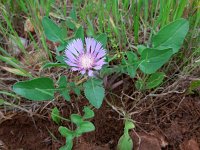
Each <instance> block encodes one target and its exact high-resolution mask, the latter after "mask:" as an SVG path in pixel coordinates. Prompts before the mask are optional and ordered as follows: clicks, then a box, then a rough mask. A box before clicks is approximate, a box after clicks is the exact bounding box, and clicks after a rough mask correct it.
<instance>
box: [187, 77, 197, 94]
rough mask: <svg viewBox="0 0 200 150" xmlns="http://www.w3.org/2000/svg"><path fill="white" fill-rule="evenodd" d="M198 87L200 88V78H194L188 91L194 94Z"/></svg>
mask: <svg viewBox="0 0 200 150" xmlns="http://www.w3.org/2000/svg"><path fill="white" fill-rule="evenodd" d="M198 88H200V80H194V81H192V82H191V83H190V86H189V88H188V93H189V94H194V91H195V90H197V89H198ZM199 93H200V91H199Z"/></svg>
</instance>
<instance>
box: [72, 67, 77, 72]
mask: <svg viewBox="0 0 200 150" xmlns="http://www.w3.org/2000/svg"><path fill="white" fill-rule="evenodd" d="M71 70H72V71H78V70H79V68H76V67H72V68H71Z"/></svg>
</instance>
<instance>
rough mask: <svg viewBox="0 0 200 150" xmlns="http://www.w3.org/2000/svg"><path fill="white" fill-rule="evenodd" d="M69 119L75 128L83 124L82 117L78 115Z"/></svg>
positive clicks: (72, 115) (73, 115)
mask: <svg viewBox="0 0 200 150" xmlns="http://www.w3.org/2000/svg"><path fill="white" fill-rule="evenodd" d="M70 118H71V122H73V123H75V124H76V125H77V126H79V125H80V124H81V123H82V122H83V118H82V116H80V115H78V114H71V116H70Z"/></svg>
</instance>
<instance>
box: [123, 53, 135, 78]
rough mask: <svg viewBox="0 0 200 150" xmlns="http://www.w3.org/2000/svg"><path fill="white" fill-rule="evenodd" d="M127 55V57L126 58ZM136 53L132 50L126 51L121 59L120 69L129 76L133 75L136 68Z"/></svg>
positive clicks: (132, 76)
mask: <svg viewBox="0 0 200 150" xmlns="http://www.w3.org/2000/svg"><path fill="white" fill-rule="evenodd" d="M126 57H127V58H126ZM137 59H138V58H137V55H136V54H135V53H133V52H132V51H127V52H126V53H125V55H124V56H123V59H122V65H120V67H121V69H122V70H121V71H122V73H126V74H128V75H129V76H130V77H131V78H134V77H135V74H136V70H137V68H138V62H137Z"/></svg>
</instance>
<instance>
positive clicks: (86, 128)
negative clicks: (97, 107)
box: [51, 106, 95, 150]
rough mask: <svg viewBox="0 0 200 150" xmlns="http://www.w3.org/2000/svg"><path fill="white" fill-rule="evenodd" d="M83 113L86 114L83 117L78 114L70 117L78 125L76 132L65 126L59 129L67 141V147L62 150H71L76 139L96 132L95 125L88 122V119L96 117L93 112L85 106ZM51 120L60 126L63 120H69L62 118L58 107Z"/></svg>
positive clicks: (61, 149)
mask: <svg viewBox="0 0 200 150" xmlns="http://www.w3.org/2000/svg"><path fill="white" fill-rule="evenodd" d="M83 112H84V115H83V116H80V115H78V114H71V115H70V119H69V121H70V122H72V123H74V124H75V125H76V129H75V130H70V129H69V128H67V127H64V126H60V127H59V129H58V130H59V132H60V134H61V135H62V136H63V137H65V139H66V143H65V145H64V146H63V147H61V148H60V150H71V149H72V147H73V140H74V138H77V137H79V136H81V135H82V134H84V133H87V132H91V131H94V130H95V126H94V125H93V123H92V122H90V121H87V119H91V118H93V117H94V112H93V110H91V109H90V108H89V107H87V106H85V107H84V109H83ZM51 118H52V120H53V121H54V122H55V123H57V124H60V122H61V120H62V119H64V120H68V119H66V118H63V117H61V116H60V113H59V110H58V109H57V108H56V107H55V108H54V109H53V110H52V113H51Z"/></svg>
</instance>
